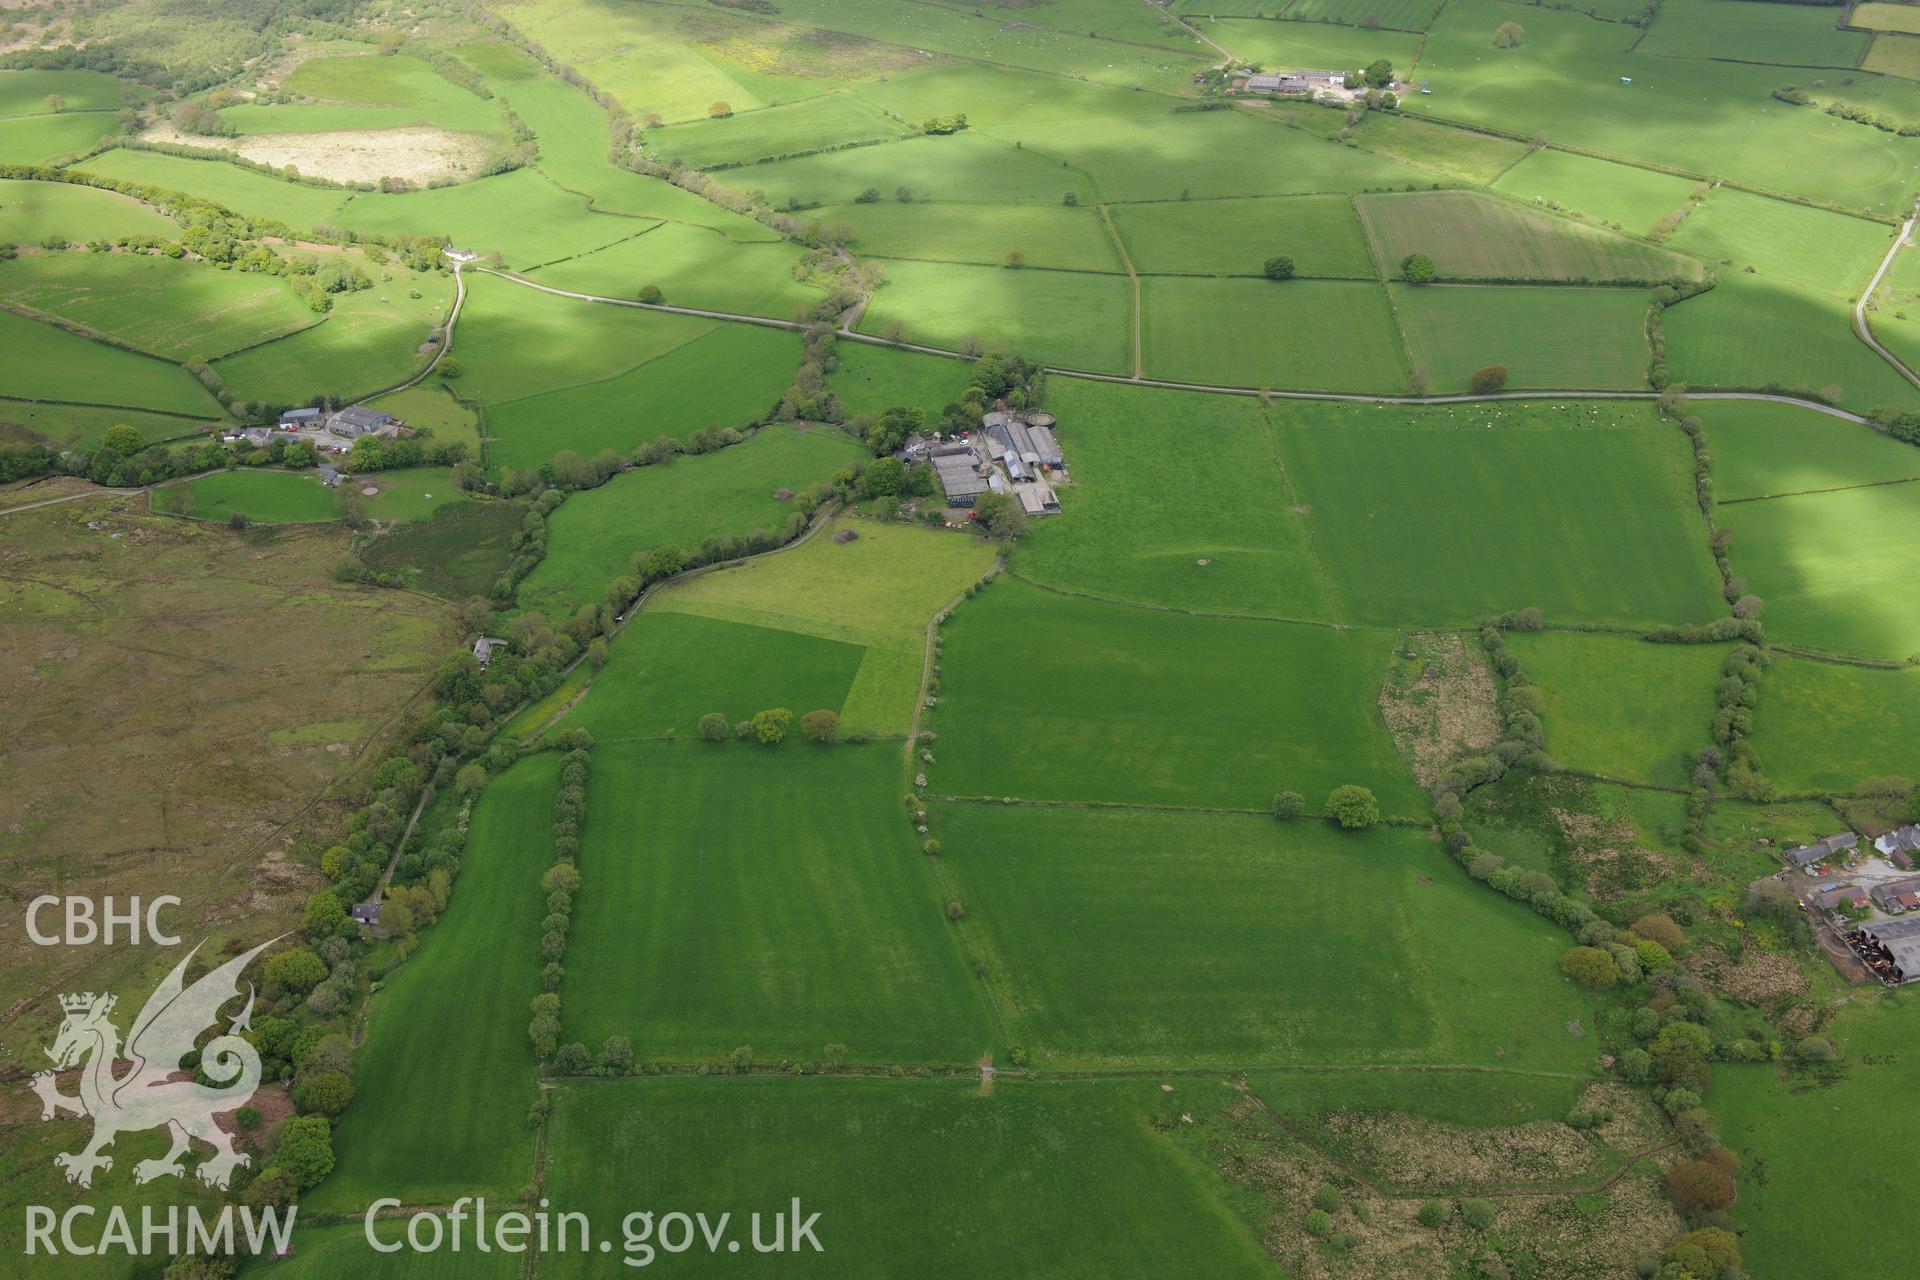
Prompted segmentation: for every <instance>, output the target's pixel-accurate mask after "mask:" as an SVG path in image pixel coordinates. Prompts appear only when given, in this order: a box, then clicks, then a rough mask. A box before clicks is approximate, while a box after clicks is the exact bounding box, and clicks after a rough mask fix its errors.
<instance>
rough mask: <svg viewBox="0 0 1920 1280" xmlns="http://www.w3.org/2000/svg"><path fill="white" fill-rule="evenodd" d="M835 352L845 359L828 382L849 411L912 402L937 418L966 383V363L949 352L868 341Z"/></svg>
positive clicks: (871, 410) (842, 346)
mask: <svg viewBox="0 0 1920 1280" xmlns="http://www.w3.org/2000/svg"><path fill="white" fill-rule="evenodd" d="M834 351H835V354H836V355H837V356H838V357H839V360H840V363H839V364H838V365H837V366H835V368H834V370H833V372H832V373H830V374H828V375H827V386H828V387H829V388H831V389H832V391H833V394H834V395H836V396H838V397H839V398H840V403H841V404H843V405H845V406H846V409H847V412H848V413H850V414H857V413H879V412H880V411H881V410H883V409H890V408H892V407H893V406H894V405H912V406H914V407H916V408H920V409H924V410H925V411H926V414H927V417H928V418H932V419H937V418H938V417H939V416H940V411H941V410H942V409H943V408H945V407H946V405H947V403H948V402H949V401H951V400H953V399H955V398H956V397H958V396H959V394H960V392H961V391H962V390H963V389H964V388H965V386H966V381H967V367H966V365H964V364H962V363H961V362H960V361H958V360H950V359H948V358H946V357H944V356H929V355H921V354H919V353H917V352H912V351H894V350H892V349H890V348H887V347H876V346H873V345H871V344H869V343H865V342H842V343H840V344H839V345H838V346H836V347H835V349H834Z"/></svg>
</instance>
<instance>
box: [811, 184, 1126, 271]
mask: <svg viewBox="0 0 1920 1280" xmlns="http://www.w3.org/2000/svg"><path fill="white" fill-rule="evenodd" d="M807 217H809V218H818V219H819V220H820V221H821V222H823V223H828V224H833V223H845V224H846V225H847V226H849V227H851V228H853V230H854V235H853V238H852V240H851V244H852V246H853V247H854V248H855V249H856V250H858V251H859V252H860V253H861V254H862V255H863V256H873V257H881V258H919V259H924V260H927V261H933V262H974V263H979V264H981V265H982V266H991V267H997V266H1000V265H1001V264H1002V263H1003V262H1004V261H1005V259H1006V257H1007V255H1008V254H1009V253H1013V252H1018V253H1020V254H1022V255H1024V256H1025V258H1026V263H1027V265H1028V266H1030V267H1052V268H1055V269H1058V270H1062V271H1109V272H1114V271H1119V270H1120V258H1119V256H1118V255H1117V254H1116V253H1115V252H1114V250H1113V240H1112V237H1110V236H1109V235H1108V234H1107V229H1106V227H1105V226H1104V225H1103V224H1102V222H1101V219H1100V214H1099V213H1098V212H1097V211H1095V210H1093V209H1085V208H1080V209H1069V208H1064V207H1061V206H1059V205H1058V204H1056V205H1054V206H1053V207H1051V208H1049V207H1047V206H1045V205H1030V206H1025V205H1023V206H1008V205H999V206H984V205H963V204H906V203H901V202H900V201H898V200H894V199H891V198H889V199H887V200H882V201H879V202H877V203H874V204H849V205H835V206H833V207H831V208H826V209H821V210H818V211H817V212H814V213H809V214H808V215H807ZM1136 265H1137V264H1136Z"/></svg>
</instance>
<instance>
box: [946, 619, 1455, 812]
mask: <svg viewBox="0 0 1920 1280" xmlns="http://www.w3.org/2000/svg"><path fill="white" fill-rule="evenodd" d="M942 636H943V638H944V639H945V640H946V648H945V650H944V654H943V657H942V660H941V690H940V697H941V703H940V706H939V707H938V708H937V709H936V710H935V711H934V712H933V714H932V715H931V717H930V721H931V724H932V727H933V728H934V729H935V730H937V731H938V733H939V735H940V736H939V742H938V744H937V745H936V747H935V755H936V756H937V757H938V763H937V764H935V765H934V766H932V767H930V768H929V769H928V770H927V776H928V778H929V779H930V781H931V785H932V787H933V789H934V791H935V792H936V793H938V794H941V795H961V796H996V797H998V796H1013V797H1018V798H1020V799H1026V800H1059V801H1102V802H1113V803H1124V804H1167V805H1195V806H1212V807H1221V808H1235V809H1265V808H1266V807H1267V805H1268V804H1270V803H1271V802H1272V799H1273V795H1274V793H1275V792H1277V791H1297V792H1300V793H1301V794H1302V795H1304V796H1306V797H1307V802H1308V804H1309V805H1310V806H1316V807H1317V806H1318V805H1319V804H1320V803H1321V802H1322V801H1324V800H1325V799H1326V796H1327V793H1328V792H1330V791H1332V790H1333V788H1335V787H1337V786H1340V785H1342V784H1344V783H1348V782H1358V783H1361V784H1363V785H1366V786H1368V787H1371V788H1372V789H1373V790H1374V792H1375V793H1376V794H1377V795H1378V796H1379V798H1380V803H1381V808H1382V811H1383V812H1385V813H1389V814H1402V815H1411V814H1414V813H1416V812H1418V811H1419V809H1420V808H1421V803H1420V800H1419V798H1418V794H1419V793H1418V792H1417V791H1416V790H1415V789H1414V786H1413V779H1412V778H1411V777H1410V776H1409V775H1408V774H1407V772H1406V768H1405V766H1404V765H1403V764H1402V763H1401V762H1400V759H1399V757H1398V756H1397V755H1396V754H1395V752H1394V748H1393V743H1392V740H1391V739H1390V738H1388V736H1387V731H1386V727H1385V725H1384V723H1383V722H1382V721H1381V719H1380V713H1379V710H1378V709H1377V707H1376V706H1375V705H1374V700H1375V696H1376V694H1377V693H1378V689H1379V682H1380V676H1381V674H1382V672H1383V671H1384V670H1385V667H1386V663H1387V658H1388V654H1389V651H1390V650H1391V648H1392V638H1391V636H1389V635H1387V634H1386V633H1384V632H1379V631H1347V630H1337V629H1334V628H1329V627H1317V626H1305V625H1300V624H1295V623H1283V622H1265V621H1253V620H1246V619H1237V618H1214V617H1188V616H1184V615H1181V614H1175V613H1168V612H1164V611H1161V610H1157V609H1148V608H1139V607H1136V606H1132V605H1120V604H1107V603H1103V602H1100V601H1095V600H1086V599H1079V598H1075V597H1072V596H1065V595H1060V594H1057V593H1055V592H1051V591H1044V590H1041V589H1039V588H1037V587H1033V586H1029V585H1027V584H1026V583H1024V582H1017V581H1005V582H996V583H994V584H993V585H992V586H991V587H989V588H987V589H986V590H985V591H984V592H983V593H982V594H981V595H980V596H979V597H978V598H977V599H975V600H973V601H971V602H969V603H968V605H967V606H966V607H965V608H964V609H960V610H958V611H956V612H955V614H954V616H953V619H952V620H951V621H950V622H948V623H947V625H946V626H945V627H944V628H942ZM1012 673H1018V677H1019V683H1020V685H1021V686H1023V687H1025V688H1027V689H1031V690H1033V691H1034V692H1033V695H1032V696H1023V695H1022V694H1021V693H1019V692H1018V691H1017V690H1016V689H1014V688H1013V687H1012V686H1011V685H1010V676H1011V675H1012ZM1309 725H1310V726H1311V730H1310V731H1309V730H1307V729H1306V728H1305V726H1309Z"/></svg>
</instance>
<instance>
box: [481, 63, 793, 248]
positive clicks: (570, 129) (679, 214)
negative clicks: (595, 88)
mask: <svg viewBox="0 0 1920 1280" xmlns="http://www.w3.org/2000/svg"><path fill="white" fill-rule="evenodd" d="M500 88H501V90H502V91H503V92H504V93H505V94H506V97H507V100H508V103H509V104H510V105H511V106H512V107H513V109H514V110H515V111H516V112H517V113H519V115H520V117H521V119H523V120H525V121H526V122H527V125H528V127H529V128H531V129H532V130H533V131H534V133H535V134H537V135H538V136H539V139H540V162H539V171H540V173H541V174H543V175H545V176H546V177H547V178H548V179H549V180H550V181H551V182H553V183H555V184H556V185H558V186H560V187H562V188H563V189H565V190H566V191H567V192H569V193H572V194H576V195H582V196H585V197H586V199H587V204H588V207H589V208H591V209H593V210H595V211H597V212H600V213H620V214H628V215H633V216H639V217H651V218H670V219H673V220H674V221H677V222H688V223H692V224H694V225H696V226H702V227H712V228H714V229H715V230H717V231H720V232H723V233H724V234H725V235H726V236H727V237H728V238H729V239H732V240H740V241H746V240H777V239H778V238H779V237H778V236H777V235H776V234H775V233H774V232H773V231H771V230H770V229H768V228H766V227H763V226H761V225H760V224H759V223H757V222H755V221H754V220H753V219H751V218H748V217H746V216H744V215H742V214H737V213H730V212H728V211H727V210H725V209H722V208H721V207H720V206H718V205H716V204H711V203H709V202H708V201H706V200H703V199H701V198H700V197H699V196H697V195H694V194H693V193H692V192H691V191H683V190H681V189H680V188H679V187H676V186H674V185H673V184H672V183H670V182H666V181H663V180H662V179H659V178H649V177H646V176H645V175H643V174H638V173H633V172H630V171H628V170H626V169H621V168H618V167H617V166H615V165H614V164H613V162H612V161H610V160H609V159H608V158H607V116H606V112H605V111H603V110H602V109H601V108H600V105H599V104H598V103H596V102H595V101H593V99H591V98H589V97H587V95H586V94H584V93H582V92H581V91H580V90H578V89H576V88H574V87H573V86H572V85H570V84H567V83H566V82H565V81H563V80H560V79H558V78H556V77H554V76H550V75H547V74H545V73H544V72H542V73H540V74H537V75H534V76H531V77H527V78H518V79H514V80H512V81H511V82H509V83H507V84H503V85H501V86H500Z"/></svg>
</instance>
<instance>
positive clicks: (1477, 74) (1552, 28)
mask: <svg viewBox="0 0 1920 1280" xmlns="http://www.w3.org/2000/svg"><path fill="white" fill-rule="evenodd" d="M1729 2H1730V0H1729ZM1510 16H1516V17H1517V19H1518V20H1519V21H1520V23H1521V25H1522V26H1523V27H1524V28H1525V31H1526V36H1525V39H1524V40H1523V42H1522V43H1521V45H1520V46H1519V47H1518V48H1515V49H1509V50H1498V49H1495V48H1493V47H1492V42H1491V33H1492V32H1493V30H1494V28H1496V27H1497V26H1499V25H1500V23H1501V22H1502V21H1505V20H1507V19H1508V18H1509V17H1510ZM1665 16H1666V15H1665V14H1662V18H1664V17H1665ZM1824 16H1825V15H1823V17H1824ZM1655 25H1656V27H1657V26H1658V25H1659V24H1658V23H1656V24H1655ZM1638 37H1639V32H1638V31H1637V30H1636V29H1635V28H1633V27H1630V26H1626V25H1624V24H1621V23H1610V22H1595V21H1593V20H1592V19H1590V18H1588V17H1587V16H1586V15H1585V14H1584V13H1577V12H1571V11H1565V12H1563V11H1557V10H1550V9H1547V8H1545V7H1544V6H1532V7H1529V9H1528V12H1526V13H1525V14H1520V15H1514V14H1513V8H1512V6H1510V5H1508V4H1505V3H1502V0H1455V2H1453V3H1449V4H1448V5H1447V6H1446V7H1445V8H1444V9H1442V10H1441V13H1440V16H1439V18H1438V19H1437V20H1436V21H1435V23H1434V26H1433V29H1432V31H1431V32H1430V33H1429V34H1428V36H1427V39H1426V43H1425V45H1424V46H1423V48H1422V52H1421V59H1420V74H1421V75H1422V76H1423V77H1430V78H1431V80H1432V85H1433V93H1432V96H1430V97H1429V96H1424V95H1422V96H1415V97H1412V98H1410V99H1408V101H1407V104H1406V105H1407V107H1408V109H1410V110H1414V111H1418V112H1421V113H1431V114H1433V115H1437V116H1444V117H1446V118H1448V119H1452V120H1456V121H1460V122H1462V123H1466V124H1484V125H1488V126H1491V127H1497V128H1501V129H1504V130H1507V131H1509V132H1513V133H1519V134H1522V135H1526V136H1531V135H1532V134H1534V133H1538V132H1544V133H1546V134H1547V135H1548V136H1549V137H1550V138H1551V139H1553V140H1554V141H1557V142H1564V143H1569V144H1572V145H1575V146H1580V147H1587V148H1591V149H1594V150H1596V151H1600V152H1602V153H1604V154H1607V155H1618V156H1630V157H1632V158H1634V159H1637V160H1641V161H1651V162H1653V163H1657V164H1662V165H1668V166H1673V167H1677V168H1680V169H1683V170H1686V171H1689V172H1692V173H1700V174H1707V175H1710V176H1713V177H1718V178H1730V179H1733V180H1735V181H1739V182H1742V183H1747V184H1751V185H1753V186H1756V187H1761V188H1764V189H1769V190H1776V191H1785V192H1788V193H1791V194H1794V195H1801V196H1806V197H1809V198H1812V199H1817V200H1820V201H1822V202H1828V203H1833V204H1837V205H1840V206H1843V207H1846V208H1854V209H1863V210H1867V211H1870V212H1874V213H1877V214H1880V215H1883V216H1891V215H1892V214H1894V213H1895V212H1897V211H1900V210H1903V209H1905V207H1906V206H1907V205H1908V204H1909V203H1911V197H1912V193H1913V191H1914V179H1913V168H1912V166H1913V163H1914V158H1915V157H1916V156H1917V155H1920V143H1916V142H1915V141H1913V140H1911V139H1905V138H1898V137H1895V136H1893V135H1890V134H1885V133H1881V132H1880V131H1878V130H1876V129H1870V128H1863V127H1861V126H1859V125H1856V124H1851V123H1848V122H1846V121H1843V120H1838V119H1835V118H1834V117H1832V116H1828V115H1825V114H1823V113H1821V112H1819V111H1814V110H1804V109H1798V108H1792V107H1787V106H1785V105H1784V104H1779V103H1775V102H1772V101H1771V100H1770V99H1769V96H1768V95H1769V94H1770V93H1771V92H1772V91H1773V90H1774V89H1775V88H1777V87H1778V86H1779V85H1780V84H1781V83H1782V82H1783V81H1786V80H1791V79H1793V78H1794V77H1793V76H1792V74H1791V73H1787V72H1783V71H1782V69H1781V68H1779V67H1769V66H1762V65H1742V64H1739V63H1734V62H1707V61H1698V60H1694V59H1687V58H1658V57H1648V56H1642V55H1639V54H1633V55H1629V54H1628V53H1627V52H1626V50H1627V47H1628V46H1629V45H1630V44H1632V43H1633V41H1634V40H1636V39H1637V38H1638ZM1622 77H1627V78H1630V79H1631V80H1632V83H1631V84H1622V83H1621V78H1622ZM1844 96H1845V97H1846V99H1847V100H1848V101H1851V102H1854V103H1855V104H1857V105H1860V106H1863V107H1867V108H1869V109H1873V110H1885V111H1887V112H1888V113H1889V114H1891V115H1893V116H1894V117H1895V118H1898V119H1910V118H1915V117H1916V116H1920V111H1916V110H1915V107H1916V105H1920V99H1916V95H1915V94H1914V86H1912V85H1911V84H1908V83H1907V82H1905V81H1899V80H1886V81H1880V80H1873V79H1870V78H1861V79H1860V80H1859V82H1857V83H1856V84H1854V85H1852V86H1849V87H1847V88H1846V89H1845V93H1844ZM1703 99H1704V100H1705V101H1708V102H1712V103H1718V104H1720V105H1719V106H1718V107H1717V108H1712V109H1705V110H1703V109H1702V108H1701V106H1700V104H1701V102H1702V100H1703ZM1741 104H1746V105H1744V106H1743V105H1741ZM1762 125H1764V127H1760V126H1762Z"/></svg>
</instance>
